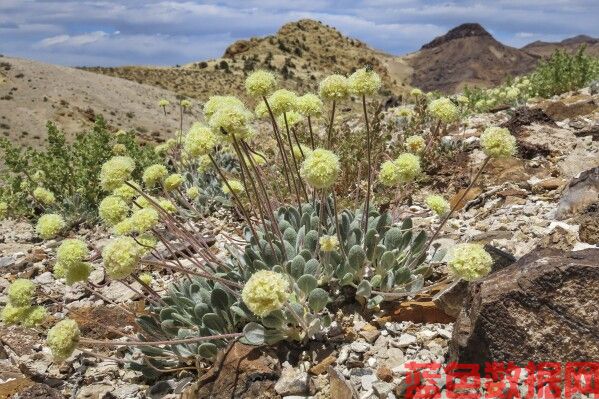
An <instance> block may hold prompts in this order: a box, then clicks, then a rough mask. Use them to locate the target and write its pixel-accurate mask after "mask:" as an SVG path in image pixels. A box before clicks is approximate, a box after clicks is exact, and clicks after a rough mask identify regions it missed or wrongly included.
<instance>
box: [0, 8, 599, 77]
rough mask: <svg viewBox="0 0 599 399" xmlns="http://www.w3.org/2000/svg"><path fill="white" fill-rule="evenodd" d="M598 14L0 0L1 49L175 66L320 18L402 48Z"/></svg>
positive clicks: (574, 30)
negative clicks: (461, 33) (469, 29)
mask: <svg viewBox="0 0 599 399" xmlns="http://www.w3.org/2000/svg"><path fill="white" fill-rule="evenodd" d="M597 15H599V2H598V1H596V0H570V1H566V0H528V1H526V2H522V1H521V0H497V1H483V0H460V1H457V0H453V1H452V0H294V1H281V0H244V1H238V0H61V1H59V0H0V52H2V53H5V54H9V55H10V54H13V55H19V56H23V57H29V58H40V59H42V58H43V59H44V60H46V61H51V62H56V63H62V64H71V65H72V64H75V65H81V64H90V63H101V64H105V65H119V64H135V63H152V64H162V65H169V64H170V65H172V64H177V63H179V64H181V63H186V62H191V61H197V60H201V59H206V58H213V57H216V56H219V55H221V54H222V53H223V52H224V50H225V48H226V47H227V45H229V44H230V43H231V42H233V41H234V40H237V39H241V38H247V37H251V36H258V35H260V36H261V35H267V34H272V33H274V32H276V31H277V30H278V29H279V28H280V26H281V25H282V24H283V23H286V22H290V21H294V20H297V19H300V18H314V19H318V20H321V21H323V22H325V23H327V24H329V25H332V26H335V27H336V28H338V29H339V30H340V31H341V32H342V33H344V34H346V35H349V36H352V37H356V38H358V39H360V40H362V41H364V42H366V43H368V44H370V45H371V46H372V47H375V48H378V49H381V50H385V51H388V52H392V53H396V54H401V53H406V52H410V51H413V50H416V49H418V48H420V46H421V45H422V44H424V43H426V42H427V41H430V40H431V39H433V38H434V37H435V36H438V35H440V34H443V33H445V32H446V31H447V30H448V29H450V28H452V27H454V26H456V25H457V24H460V23H464V22H479V23H481V24H482V25H483V26H484V27H485V28H487V29H488V30H489V31H490V32H492V33H493V34H495V35H497V38H498V39H499V40H500V41H504V42H505V43H506V44H509V45H513V46H520V45H523V44H526V43H527V42H528V41H532V40H537V39H539V40H546V39H547V38H551V39H552V40H561V39H563V38H565V37H568V36H573V35H576V34H579V33H584V34H588V35H591V36H599V24H597V23H596V19H597ZM107 32H112V33H107ZM527 35H530V36H528V37H527Z"/></svg>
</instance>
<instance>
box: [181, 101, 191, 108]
mask: <svg viewBox="0 0 599 399" xmlns="http://www.w3.org/2000/svg"><path fill="white" fill-rule="evenodd" d="M180 104H181V106H182V107H183V108H185V109H187V108H190V107H191V101H189V100H181V103H180Z"/></svg>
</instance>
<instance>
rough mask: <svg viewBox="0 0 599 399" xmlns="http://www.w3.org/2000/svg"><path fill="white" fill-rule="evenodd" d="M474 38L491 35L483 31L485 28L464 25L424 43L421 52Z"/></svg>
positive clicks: (473, 24) (475, 25)
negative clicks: (454, 41) (450, 42)
mask: <svg viewBox="0 0 599 399" xmlns="http://www.w3.org/2000/svg"><path fill="white" fill-rule="evenodd" d="M475 36H478V37H492V36H491V34H490V33H489V32H487V31H486V30H485V28H483V27H482V26H480V24H476V23H466V24H462V25H459V26H456V27H455V28H453V29H451V30H450V31H449V32H447V33H446V34H444V35H443V36H438V37H436V38H434V39H433V40H432V41H430V42H428V43H426V44H425V45H424V46H422V47H421V50H422V49H425V48H433V47H437V46H439V45H441V44H443V43H447V42H449V41H451V40H455V39H461V38H464V37H475Z"/></svg>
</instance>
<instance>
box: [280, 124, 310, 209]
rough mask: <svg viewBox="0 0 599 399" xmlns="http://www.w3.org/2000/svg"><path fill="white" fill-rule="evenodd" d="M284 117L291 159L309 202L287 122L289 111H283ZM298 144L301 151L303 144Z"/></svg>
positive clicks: (299, 183)
mask: <svg viewBox="0 0 599 399" xmlns="http://www.w3.org/2000/svg"><path fill="white" fill-rule="evenodd" d="M283 119H284V120H285V130H286V132H287V140H288V141H289V149H290V150H291V160H292V161H293V167H294V168H295V173H297V181H298V185H299V186H300V188H301V189H302V192H303V194H304V196H305V198H306V202H307V201H309V199H308V192H307V191H306V186H305V185H304V181H303V180H302V177H301V176H300V172H299V166H298V164H297V159H295V154H294V153H293V141H291V133H289V123H288V122H287V113H286V112H284V113H283ZM297 144H298V147H299V148H300V151H301V146H300V145H299V142H298V143H297ZM302 155H303V152H302ZM300 212H301V204H300Z"/></svg>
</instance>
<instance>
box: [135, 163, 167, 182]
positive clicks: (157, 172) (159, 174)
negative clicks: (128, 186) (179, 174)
mask: <svg viewBox="0 0 599 399" xmlns="http://www.w3.org/2000/svg"><path fill="white" fill-rule="evenodd" d="M166 176H168V169H166V166H164V165H162V164H154V165H150V166H148V167H147V168H145V169H144V173H143V175H142V177H141V180H143V182H144V184H145V185H146V186H147V187H149V188H153V187H156V186H157V185H158V184H161V183H162V181H163V180H164V179H166Z"/></svg>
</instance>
